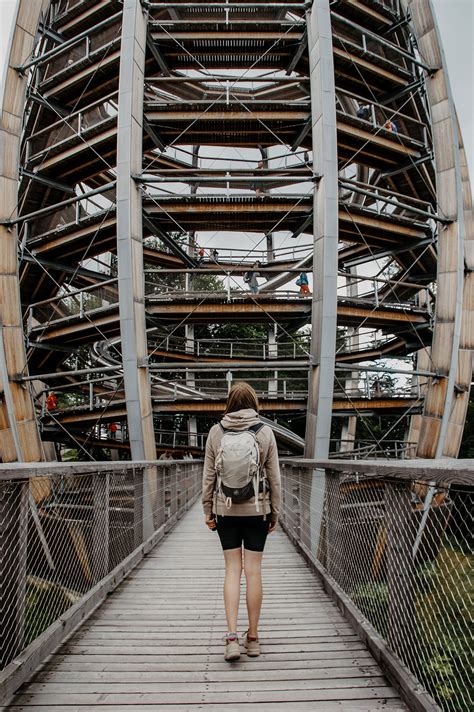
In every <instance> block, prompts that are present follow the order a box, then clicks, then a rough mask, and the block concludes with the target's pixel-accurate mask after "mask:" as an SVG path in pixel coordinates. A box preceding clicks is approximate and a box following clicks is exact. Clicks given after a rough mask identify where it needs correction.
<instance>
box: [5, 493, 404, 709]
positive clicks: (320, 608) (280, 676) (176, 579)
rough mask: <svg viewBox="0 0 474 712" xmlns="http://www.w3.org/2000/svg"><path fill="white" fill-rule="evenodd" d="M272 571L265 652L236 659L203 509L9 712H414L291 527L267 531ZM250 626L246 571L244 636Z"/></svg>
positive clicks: (267, 579) (215, 546) (216, 552)
mask: <svg viewBox="0 0 474 712" xmlns="http://www.w3.org/2000/svg"><path fill="white" fill-rule="evenodd" d="M175 533H176V536H175ZM263 578H264V604H263V611H262V625H261V628H260V635H261V640H262V655H261V656H260V657H259V658H257V659H250V658H248V657H247V656H246V655H245V654H243V655H242V657H241V659H240V660H239V661H238V662H237V663H235V664H232V665H229V663H226V662H225V661H224V659H223V650H224V645H223V642H222V635H223V633H224V631H225V615H224V607H223V600H222V584H223V557H222V553H221V550H220V545H219V540H218V538H217V537H215V536H213V535H212V534H211V533H210V532H208V530H206V529H205V528H204V525H203V523H202V515H201V512H200V507H199V505H196V506H195V507H194V508H193V509H192V510H191V511H190V512H188V514H187V515H186V516H185V517H183V518H182V519H181V520H180V522H179V523H178V525H177V527H176V531H175V532H173V533H171V534H170V535H168V536H165V538H164V539H163V540H162V542H161V543H160V546H159V548H157V549H155V550H154V551H153V552H151V554H150V555H149V556H147V557H146V559H144V560H143V561H142V562H141V564H140V565H139V567H138V568H137V569H136V570H135V571H134V573H133V578H131V579H130V580H129V581H127V582H124V585H123V586H121V587H120V589H117V590H115V592H114V593H113V594H112V595H111V596H110V597H109V598H108V599H107V601H106V602H105V603H104V604H103V605H102V606H101V608H100V609H97V610H96V611H95V613H94V614H93V616H92V617H91V618H90V619H89V620H88V621H87V623H86V625H85V626H84V627H83V628H81V629H80V630H78V631H76V632H75V633H74V636H73V637H72V638H70V639H69V640H68V641H67V642H66V643H65V644H64V645H63V646H62V647H61V648H60V650H59V651H58V652H57V653H56V654H55V655H53V656H51V657H50V659H49V660H48V661H47V663H46V665H45V666H44V667H43V668H42V669H41V670H40V671H39V672H38V673H37V675H36V676H35V678H34V680H33V681H32V682H31V683H30V684H29V685H25V686H24V687H23V689H22V690H20V691H19V694H18V695H17V697H16V698H15V700H14V704H12V706H11V707H10V708H9V710H8V712H15V711H16V712H19V711H20V710H23V711H24V712H27V711H28V712H34V710H38V711H41V712H46V710H48V712H60V710H61V709H66V708H67V710H68V712H71V711H72V710H74V709H77V710H78V711H79V710H81V712H83V711H84V712H85V711H86V710H87V711H88V712H90V711H91V710H99V709H102V708H103V707H108V708H109V709H111V708H113V709H114V712H116V710H121V709H123V710H127V712H130V711H131V710H137V711H138V710H143V712H145V710H146V709H147V708H149V707H150V706H152V707H153V709H156V710H160V711H161V710H166V709H168V708H172V709H173V710H174V712H177V711H179V710H180V709H182V710H185V709H186V710H189V709H194V708H195V709H204V707H205V708H206V712H207V711H208V710H209V709H212V708H214V709H216V708H217V706H219V709H220V710H222V708H223V707H225V706H227V707H228V708H229V709H232V710H238V709H239V708H241V709H246V710H248V709H249V706H250V705H255V704H256V703H257V704H259V705H260V707H261V708H262V710H265V709H269V708H270V705H271V706H272V709H273V708H274V705H275V704H276V703H278V707H279V709H281V708H282V707H283V708H285V707H288V709H290V708H291V709H292V710H294V709H301V710H304V709H311V710H315V711H316V712H317V711H318V710H320V711H321V712H322V710H324V712H331V710H333V709H334V710H336V709H337V710H339V711H340V712H341V710H342V711H344V710H345V711H346V712H357V711H358V710H360V712H362V710H363V711H364V712H370V711H371V710H373V711H374V712H375V710H379V709H380V710H382V709H384V710H392V709H393V710H398V712H406V707H405V706H404V705H403V703H401V702H400V699H399V696H398V693H397V692H396V691H395V690H394V689H393V688H391V687H390V686H388V684H387V682H386V680H385V678H384V677H383V675H382V672H381V670H380V668H379V666H378V665H377V663H376V662H375V661H374V659H373V658H372V657H371V656H370V655H369V654H368V652H367V650H366V649H365V647H364V645H363V643H361V641H360V640H359V639H358V637H357V635H356V634H355V633H354V631H353V629H352V628H351V626H349V625H348V624H347V622H346V621H345V620H344V618H343V617H342V615H341V614H340V612H339V610H338V609H337V607H336V606H335V604H334V603H333V602H332V601H331V600H330V599H329V598H328V596H327V594H326V593H325V592H324V591H323V588H322V585H321V583H320V582H317V580H316V578H315V576H314V574H313V572H312V571H311V570H310V568H309V567H308V566H307V564H306V563H305V562H304V560H303V559H302V558H300V557H299V556H298V554H296V552H295V551H294V549H293V548H292V545H291V543H290V542H289V540H288V539H287V537H286V536H285V534H284V533H283V532H282V531H278V532H276V533H275V534H273V535H272V536H271V537H269V540H268V545H267V551H266V553H265V557H264V577H263ZM210 580H211V585H210V584H209V581H210ZM282 581H283V582H284V583H282ZM282 586H283V588H282ZM246 621H247V618H246V610H245V578H244V577H243V579H242V587H241V618H240V623H239V628H238V629H239V631H240V630H245V627H246V625H247V622H246ZM242 650H243V649H242ZM392 702H393V704H392Z"/></svg>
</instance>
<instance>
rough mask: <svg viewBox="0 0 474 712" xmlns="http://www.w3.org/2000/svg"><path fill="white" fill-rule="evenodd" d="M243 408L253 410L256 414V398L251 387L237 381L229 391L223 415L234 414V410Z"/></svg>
mask: <svg viewBox="0 0 474 712" xmlns="http://www.w3.org/2000/svg"><path fill="white" fill-rule="evenodd" d="M244 408H253V409H254V410H256V411H257V413H258V398H257V394H256V393H255V391H254V389H253V388H252V386H249V384H248V383H245V381H239V382H238V383H234V385H233V386H232V388H231V389H230V393H229V395H228V397H227V405H226V408H225V413H235V411H236V410H244Z"/></svg>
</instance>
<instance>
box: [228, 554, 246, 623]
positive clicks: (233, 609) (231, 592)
mask: <svg viewBox="0 0 474 712" xmlns="http://www.w3.org/2000/svg"><path fill="white" fill-rule="evenodd" d="M224 559H225V578H224V606H225V615H226V618H227V631H228V632H229V633H235V632H236V631H237V617H238V615H239V601H240V577H241V575H242V549H225V550H224Z"/></svg>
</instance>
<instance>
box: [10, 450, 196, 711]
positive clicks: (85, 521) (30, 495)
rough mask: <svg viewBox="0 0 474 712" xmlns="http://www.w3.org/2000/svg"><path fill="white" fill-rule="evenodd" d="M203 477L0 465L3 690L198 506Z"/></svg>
mask: <svg viewBox="0 0 474 712" xmlns="http://www.w3.org/2000/svg"><path fill="white" fill-rule="evenodd" d="M201 476H202V464H200V463H199V462H198V461H189V460H187V461H164V462H163V461H159V462H157V463H154V462H152V463H150V462H148V463H143V462H142V463H133V462H122V463H118V462H115V463H96V462H94V463H42V464H41V465H35V466H34V467H33V466H32V467H28V466H24V467H22V468H21V469H19V468H17V469H16V470H15V469H14V468H12V467H10V466H8V465H2V466H0V534H1V536H0V630H1V636H0V670H4V673H2V674H1V677H2V682H3V680H4V679H5V676H6V675H7V673H8V671H9V670H10V669H11V670H12V674H13V675H16V674H17V673H18V670H19V668H21V666H22V665H24V664H25V663H26V664H27V665H28V661H29V659H30V657H31V656H34V655H37V653H36V652H35V650H37V648H38V645H39V644H40V643H41V647H42V650H43V658H44V657H45V656H46V655H47V654H48V653H49V652H51V649H52V648H51V649H49V648H48V644H47V640H51V645H52V647H55V645H57V644H58V642H61V640H62V639H64V637H66V636H67V630H68V629H67V626H68V624H69V625H70V626H71V629H72V627H73V626H74V625H77V624H78V623H79V622H80V621H81V620H83V619H84V617H85V616H87V614H88V613H89V612H90V611H91V610H92V609H93V608H94V607H95V606H96V605H97V604H98V603H99V602H100V601H101V600H102V599H103V598H104V597H105V595H106V594H107V593H108V592H109V591H110V590H112V589H113V588H114V587H115V586H116V585H117V584H118V583H119V581H120V580H121V579H122V578H123V576H124V575H126V573H128V571H130V570H131V568H133V566H134V565H135V564H136V563H138V561H139V560H140V559H141V558H142V556H143V555H144V553H146V551H148V550H149V549H150V548H151V546H152V545H153V544H154V543H156V541H158V540H159V538H161V536H162V535H163V534H164V533H165V531H167V530H168V529H170V528H171V527H172V526H173V525H174V524H175V523H176V521H177V520H178V518H179V517H180V516H181V515H182V514H183V513H184V512H185V511H186V510H187V509H188V507H189V506H190V504H191V503H192V502H193V501H194V500H195V499H196V497H197V496H198V494H199V492H200V489H201ZM58 635H59V636H60V637H59V639H58ZM20 654H21V659H18V656H20ZM39 662H41V659H38V658H35V664H36V665H38V664H39ZM1 687H2V696H1V697H0V704H2V702H3V701H4V699H3V694H4V693H3V685H2V686H1ZM6 687H7V688H8V686H6ZM13 689H14V687H13Z"/></svg>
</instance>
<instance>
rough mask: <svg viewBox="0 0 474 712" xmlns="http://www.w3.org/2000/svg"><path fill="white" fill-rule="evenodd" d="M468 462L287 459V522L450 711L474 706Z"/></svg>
mask: <svg viewBox="0 0 474 712" xmlns="http://www.w3.org/2000/svg"><path fill="white" fill-rule="evenodd" d="M306 462H308V461H306ZM446 462H447V461H446ZM461 462H462V461H449V464H446V465H445V467H446V469H445V470H443V463H441V465H440V464H438V466H437V468H435V467H433V465H431V466H430V465H429V461H423V464H421V461H416V462H414V461H411V462H409V461H406V462H404V463H401V462H397V463H396V465H395V464H394V463H390V464H389V463H388V462H387V461H385V462H384V463H380V462H379V463H375V462H370V461H366V462H348V463H343V462H338V463H335V464H333V463H332V462H331V464H329V463H327V461H326V463H325V467H326V469H314V468H315V464H313V463H310V464H309V465H308V464H305V465H302V464H297V463H296V462H291V463H290V462H285V463H284V464H283V466H282V522H283V525H284V528H285V529H286V530H287V532H288V533H289V535H290V537H291V538H292V539H293V540H294V541H295V542H296V543H297V544H298V546H300V547H301V549H302V550H303V551H304V553H305V554H306V556H307V557H308V558H309V559H310V561H311V562H312V563H313V564H314V565H315V567H316V568H317V569H319V571H320V573H321V574H322V576H323V579H325V580H326V582H327V583H328V585H329V586H330V587H333V591H335V597H336V598H338V599H339V600H343V599H344V598H346V600H347V597H348V599H350V602H351V604H352V606H353V607H355V614H354V616H353V620H354V618H355V619H358V620H359V621H360V619H361V616H363V617H365V619H366V620H367V621H369V622H370V624H371V625H372V626H373V628H374V629H375V631H376V633H377V634H378V636H380V637H381V638H382V640H383V641H384V642H385V646H384V647H385V648H386V649H387V650H388V652H389V654H394V655H395V656H396V658H398V659H399V661H401V662H402V663H403V664H404V666H406V667H405V668H404V669H405V670H406V668H408V671H407V673H408V675H410V673H411V675H412V676H414V677H415V678H416V679H415V680H414V682H415V684H419V685H420V689H421V687H423V688H424V689H425V690H426V691H427V693H428V696H431V698H433V699H434V700H435V701H436V704H437V705H438V707H436V705H435V704H434V703H433V706H432V707H430V706H429V705H428V707H427V708H425V707H423V709H437V708H438V709H441V710H443V711H444V712H468V711H469V710H472V709H474V694H473V687H472V662H473V658H472V651H473V649H474V646H473V643H474V640H473V631H474V627H473V625H472V623H473V615H474V599H473V593H474V579H473V575H472V571H473V568H472V565H473V562H474V556H473V552H472V531H473V530H472V512H473V504H474V498H473V494H474V467H472V463H471V466H470V467H469V466H467V467H462V465H461ZM457 463H460V464H459V465H458V464H457ZM467 463H469V461H467ZM318 464H319V463H318ZM456 467H458V468H459V469H457V470H456ZM466 471H467V473H468V474H466ZM334 584H337V585H334ZM344 594H345V596H344ZM364 626H365V630H367V625H366V624H364ZM369 629H370V626H369ZM372 630H373V629H372ZM364 638H366V636H365V634H364ZM369 638H370V635H369ZM366 642H367V641H366ZM369 647H370V644H369ZM396 658H395V659H396ZM412 680H413V677H412ZM416 709H419V708H418V707H416ZM420 709H421V708H420Z"/></svg>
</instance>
